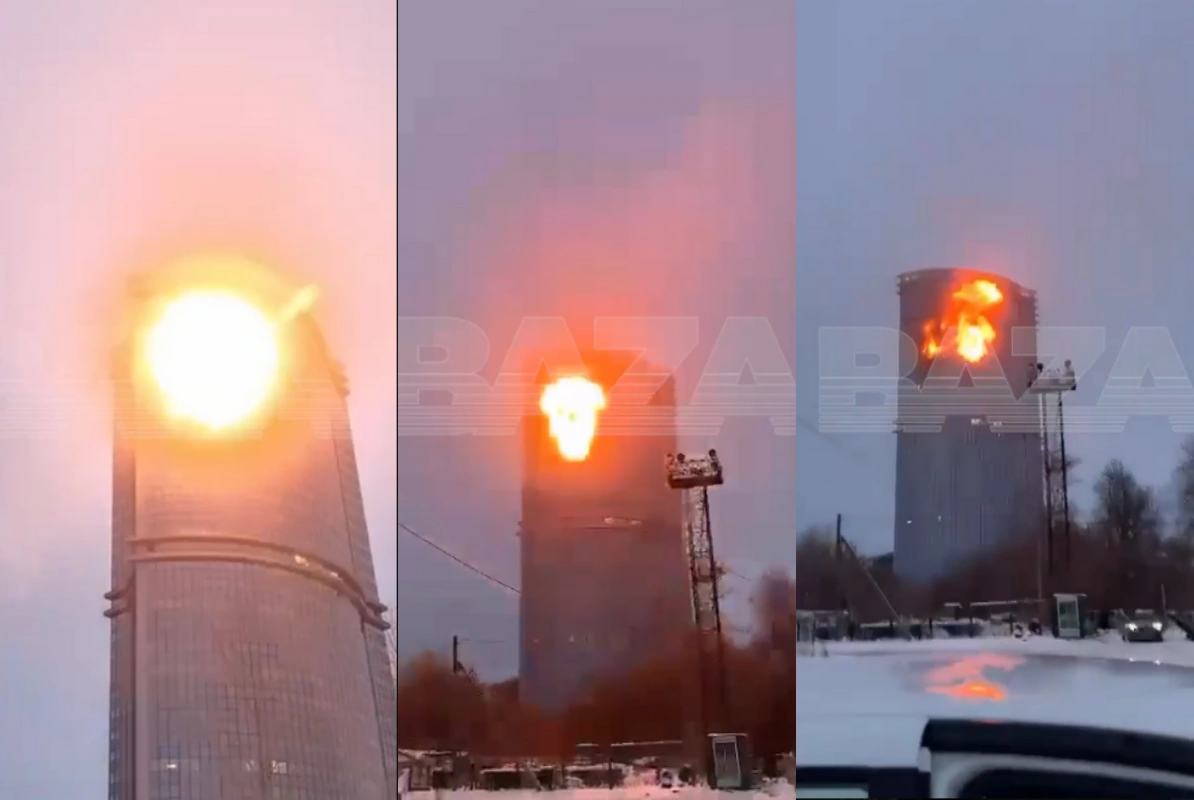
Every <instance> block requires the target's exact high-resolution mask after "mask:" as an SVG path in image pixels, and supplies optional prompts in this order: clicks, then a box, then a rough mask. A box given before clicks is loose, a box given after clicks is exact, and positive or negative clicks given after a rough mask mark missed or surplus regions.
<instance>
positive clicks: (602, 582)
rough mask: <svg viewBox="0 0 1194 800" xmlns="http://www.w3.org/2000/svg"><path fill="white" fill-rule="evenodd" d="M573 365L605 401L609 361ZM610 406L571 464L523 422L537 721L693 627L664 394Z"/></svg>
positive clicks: (526, 599)
mask: <svg viewBox="0 0 1194 800" xmlns="http://www.w3.org/2000/svg"><path fill="white" fill-rule="evenodd" d="M583 359H584V362H585V365H586V367H587V369H588V375H587V377H588V378H589V379H590V380H592V381H593V382H594V383H597V384H598V385H600V386H602V387H603V388H604V390H605V391H606V393H607V395H608V394H609V391H610V387H611V386H612V385H613V384H614V382H615V381H616V380H617V379H618V378H619V377H620V370H619V369H618V365H617V363H616V361H617V359H616V358H615V357H614V356H611V355H610V354H607V353H605V352H601V353H586V354H584V355H583ZM625 363H628V362H625ZM623 367H624V364H623ZM627 380H628V381H629V380H633V376H627ZM616 397H617V396H616V395H614V397H613V398H612V399H613V402H611V405H610V407H609V408H608V409H607V410H606V411H605V412H603V414H602V416H601V417H600V421H599V425H598V430H597V434H596V436H595V438H594V440H593V444H592V447H591V450H590V452H589V454H588V457H587V458H585V459H584V460H582V461H568V460H566V459H564V458H562V457H561V455H560V453H559V450H558V449H557V445H556V442H555V441H554V440H553V439H552V437H551V436H550V433H549V430H548V422H547V420H546V418H544V417H542V416H534V417H528V418H527V419H526V420H525V421H524V471H523V473H524V474H523V486H522V531H521V561H522V592H521V597H520V609H519V610H520V635H521V647H520V659H519V661H520V668H519V673H520V686H521V693H522V698H523V700H524V701H526V702H529V703H532V704H535V705H537V706H538V707H540V708H541V709H544V710H546V711H548V712H555V711H560V710H563V709H564V708H566V707H567V706H568V705H570V704H571V703H574V702H577V701H579V700H582V699H583V698H584V695H585V693H586V692H587V691H588V690H589V689H590V688H591V687H592V686H593V684H594V682H596V681H598V680H600V679H602V678H603V677H610V676H615V675H618V674H624V673H625V672H627V671H629V670H631V669H633V668H634V667H636V666H638V665H640V664H643V663H645V662H646V661H649V660H651V659H653V658H656V657H660V656H662V655H664V654H665V653H667V652H668V651H669V650H670V649H671V648H675V647H678V646H679V645H680V643H681V642H682V641H683V638H684V636H685V634H686V632H687V631H688V630H689V629H690V628H691V625H692V611H691V601H690V593H689V589H688V580H689V579H688V568H687V562H686V560H685V546H684V538H683V532H682V522H681V504H680V497H679V493H678V492H674V491H672V490H671V489H669V488H668V486H667V484H666V482H665V476H664V457H665V456H666V455H667V454H668V453H674V452H676V431H675V388H674V384H673V382H672V379H671V378H668V379H667V382H666V383H665V384H664V385H663V387H662V388H661V389H660V390H659V391H658V392H656V393H655V395H654V397H653V399H652V401H651V405H650V407H649V408H643V407H634V408H625V409H623V408H620V407H619V405H618V403H617V401H616ZM646 415H650V419H651V422H650V424H649V425H646V424H644V417H645V416H646Z"/></svg>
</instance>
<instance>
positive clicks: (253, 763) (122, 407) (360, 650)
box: [107, 288, 397, 800]
mask: <svg viewBox="0 0 1194 800" xmlns="http://www.w3.org/2000/svg"><path fill="white" fill-rule="evenodd" d="M139 294H140V297H138V299H137V301H136V305H137V307H138V309H139V310H138V311H137V312H136V313H135V314H134V315H133V317H134V320H137V319H138V318H139V316H140V315H142V314H146V315H152V312H151V311H148V310H147V309H148V308H149V306H151V305H153V304H154V302H155V300H154V295H153V293H152V292H151V291H150V290H147V289H144V288H142V289H141V290H140V291H139ZM248 296H252V298H253V302H254V303H255V304H257V303H260V304H261V305H262V306H264V307H269V308H275V309H277V308H281V307H282V306H283V305H285V302H286V298H284V297H271V296H269V295H268V293H260V292H258V293H257V294H255V295H254V294H252V293H249V295H248ZM217 327H218V326H217ZM277 329H278V331H279V333H278V336H279V337H280V338H279V342H280V345H281V352H282V354H283V359H282V365H281V372H280V374H279V376H278V380H277V381H276V386H275V388H274V391H273V392H272V394H271V396H270V400H269V402H268V403H266V404H265V406H264V407H263V408H262V409H261V410H260V411H259V413H257V414H256V416H255V417H254V418H253V419H252V420H251V421H249V422H245V423H244V424H243V425H241V426H240V427H237V428H235V429H233V430H215V431H213V430H203V429H200V428H197V427H195V426H193V425H187V424H186V421H185V420H181V419H179V418H178V417H177V414H175V415H173V416H172V415H169V414H168V413H167V408H166V405H165V404H164V402H163V401H164V399H165V398H162V397H159V396H158V393H157V392H156V391H155V389H154V387H153V385H152V381H151V380H150V379H149V378H148V376H147V375H146V374H145V369H144V366H145V365H144V361H145V358H146V356H145V352H144V342H145V337H144V335H143V333H144V332H143V331H141V330H139V329H138V328H137V325H136V323H134V325H133V327H132V328H131V329H130V335H129V336H128V339H127V340H126V341H124V342H123V343H122V344H121V345H120V346H119V347H118V348H117V351H116V354H115V358H114V360H113V365H114V377H115V385H116V387H117V391H116V403H115V409H116V417H115V425H114V453H113V509H112V583H113V591H112V592H110V593H109V595H107V599H108V600H110V601H111V608H110V610H109V611H108V612H107V616H109V617H110V618H111V689H110V703H111V713H110V725H111V731H110V757H109V765H110V777H109V789H108V797H109V800H212V799H213V798H222V800H234V799H235V800H242V799H243V800H250V798H254V799H256V798H287V800H389V799H390V798H393V797H395V796H396V794H397V733H396V726H397V705H396V692H395V685H394V681H393V678H392V675H391V667H390V663H389V658H388V656H387V648H386V641H385V633H384V631H385V628H386V627H387V623H386V622H385V621H384V620H383V613H384V612H385V607H384V606H382V605H381V603H380V602H379V598H378V590H377V585H376V580H375V576H374V568H373V560H372V555H371V552H370V545H369V538H368V532H367V530H366V526H365V516H364V509H363V504H362V499H361V491H360V485H359V479H358V474H357V465H356V457H355V454H354V449H353V443H352V435H351V431H350V428H349V423H348V414H347V410H346V396H347V393H348V388H347V381H346V379H345V376H344V373H343V371H342V368H341V367H340V365H339V364H338V363H337V362H336V361H335V360H334V359H333V358H332V357H331V355H330V354H329V352H328V349H327V346H326V344H325V342H324V340H323V337H322V336H321V334H320V331H319V329H318V327H317V326H316V324H315V323H314V321H313V320H312V319H311V318H310V317H309V316H308V315H306V314H305V313H298V314H295V315H293V317H292V318H289V319H286V320H284V321H283V322H282V323H280V324H279V325H278V327H277ZM211 335H213V336H217V337H218V335H219V331H217V330H213V331H212V332H211ZM203 341H204V340H203V339H200V340H199V343H202V342H203ZM248 344H249V343H248V342H244V343H242V346H245V347H247V346H248Z"/></svg>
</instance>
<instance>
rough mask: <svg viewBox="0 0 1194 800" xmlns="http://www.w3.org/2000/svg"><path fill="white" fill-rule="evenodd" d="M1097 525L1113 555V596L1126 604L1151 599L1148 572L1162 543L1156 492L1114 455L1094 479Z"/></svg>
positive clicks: (1109, 574) (1110, 567) (1110, 572)
mask: <svg viewBox="0 0 1194 800" xmlns="http://www.w3.org/2000/svg"><path fill="white" fill-rule="evenodd" d="M1092 523H1093V527H1094V530H1095V531H1096V532H1097V533H1098V534H1100V535H1101V537H1102V540H1103V543H1104V546H1105V547H1106V549H1107V555H1108V556H1109V563H1108V568H1107V570H1106V572H1105V574H1106V576H1107V579H1108V581H1109V582H1110V586H1108V587H1107V588H1108V590H1109V594H1108V595H1107V596H1108V598H1109V599H1112V598H1114V599H1115V600H1118V601H1119V602H1120V603H1121V604H1123V605H1131V604H1145V603H1150V601H1151V600H1152V599H1153V597H1152V595H1153V591H1152V590H1150V589H1149V587H1148V583H1149V575H1150V573H1151V572H1153V571H1154V570H1153V568H1154V567H1155V563H1154V562H1155V557H1156V555H1157V553H1158V549H1159V545H1160V532H1161V520H1160V516H1159V515H1158V514H1157V508H1156V503H1155V502H1154V499H1153V492H1152V489H1150V488H1149V487H1147V486H1143V485H1141V484H1140V482H1139V481H1137V480H1136V476H1135V475H1133V474H1132V471H1131V470H1129V469H1128V468H1127V467H1126V466H1125V465H1124V463H1123V462H1122V461H1120V460H1119V459H1113V460H1112V461H1110V462H1108V464H1107V466H1106V467H1104V468H1103V472H1102V474H1100V475H1099V479H1098V481H1097V482H1096V483H1095V509H1094V514H1093V519H1092Z"/></svg>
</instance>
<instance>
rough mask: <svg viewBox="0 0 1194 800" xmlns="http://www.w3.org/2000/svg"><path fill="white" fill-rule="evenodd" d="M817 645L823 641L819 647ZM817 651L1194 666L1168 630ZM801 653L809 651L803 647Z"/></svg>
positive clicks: (1193, 649) (1181, 641)
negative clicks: (1131, 638)
mask: <svg viewBox="0 0 1194 800" xmlns="http://www.w3.org/2000/svg"><path fill="white" fill-rule="evenodd" d="M821 645H824V647H822V646H821ZM816 649H817V655H818V656H820V655H829V656H833V655H864V654H867V653H919V652H937V653H951V652H955V653H964V652H973V651H975V650H984V651H988V652H990V651H994V652H1000V653H1003V652H1006V653H1022V654H1024V655H1053V656H1076V657H1079V658H1111V659H1123V660H1127V661H1153V662H1160V663H1162V664H1172V665H1173V666H1183V667H1194V642H1191V641H1189V640H1187V639H1186V638H1185V634H1182V633H1180V632H1178V631H1170V632H1168V634H1167V639H1166V641H1164V642H1156V643H1144V642H1141V643H1135V644H1129V643H1127V642H1124V641H1123V640H1121V639H1120V637H1119V635H1118V634H1108V635H1105V636H1103V637H1101V638H1097V639H1079V640H1077V641H1066V640H1064V639H1054V638H1053V637H1052V636H1029V637H1027V638H1024V639H1017V638H1015V637H1014V636H984V637H980V638H975V639H969V638H957V639H926V640H922V641H895V640H892V641H877V642H818V643H817V648H816ZM801 655H811V651H810V650H809V649H804V650H803V651H802V653H801Z"/></svg>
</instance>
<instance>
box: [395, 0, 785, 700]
mask: <svg viewBox="0 0 1194 800" xmlns="http://www.w3.org/2000/svg"><path fill="white" fill-rule="evenodd" d="M398 28H399V32H398V36H399V53H398V59H399V70H398V87H399V94H398V97H399V100H398V131H399V132H398V150H399V159H398V176H399V179H398V193H399V216H398V219H399V234H398V255H399V260H398V276H399V278H398V286H399V301H398V307H399V313H400V314H402V315H411V316H415V315H417V316H444V317H455V318H460V319H465V320H469V321H471V322H473V323H475V324H476V325H478V326H480V327H481V328H482V330H484V331H485V333H486V335H487V336H488V339H489V346H490V360H489V363H488V365H487V370H488V371H483V373H482V374H486V375H489V376H490V377H492V375H493V373H494V372H496V370H497V368H498V364H499V363H500V361H501V358H502V356H503V355H504V353H505V352H506V351H507V350H506V349H507V348H508V347H509V344H510V342H511V340H512V338H513V334H514V331H515V330H516V329H517V327H518V324H519V321H520V320H521V319H522V318H523V317H525V316H528V315H542V316H564V317H566V318H567V319H568V320H569V324H570V325H571V326H572V329H573V333H574V335H575V336H576V338H577V339H578V340H581V341H583V340H584V339H585V338H587V336H588V335H589V334H588V332H589V331H590V330H591V326H592V318H593V317H594V316H596V315H628V316H629V315H633V316H639V315H642V316H691V317H696V318H698V320H699V335H698V336H699V338H698V345H697V348H696V350H695V351H694V352H693V354H692V356H691V357H690V359H689V360H687V361H686V362H685V364H684V366H683V367H682V368H681V370H680V374H679V378H678V383H679V387H680V389H679V394H680V398H681V401H682V402H683V401H684V398H686V397H689V396H691V392H692V387H693V381H694V380H695V377H696V375H699V373H700V370H701V367H702V365H703V363H704V361H705V359H707V358H708V356H709V354H710V352H711V351H712V348H713V344H714V341H715V339H716V337H717V334H718V331H719V330H720V329H721V327H722V325H723V324H724V322H725V321H726V319H727V318H729V317H733V316H751V317H762V318H765V319H766V320H767V321H768V322H769V323H770V325H771V327H772V330H773V331H774V334H775V337H776V340H777V341H778V342H779V343H780V345H781V350H782V353H783V355H784V360H785V361H787V363H788V364H789V365H790V364H791V361H792V357H793V355H794V351H793V349H792V347H793V344H794V342H795V333H796V331H795V316H794V310H795V296H796V291H795V288H796V287H795V284H794V281H795V270H794V263H795V242H794V230H793V226H792V221H793V218H794V214H795V209H794V207H793V201H794V198H795V187H794V179H795V174H796V171H795V163H794V159H795V152H796V148H795V130H794V122H795V107H794V102H795V97H796V94H795V78H796V69H795V67H796V51H795V48H794V45H795V41H796V39H795V30H796V16H795V6H794V4H793V3H792V2H791V0H755V1H754V2H750V3H742V2H734V1H733V0H655V1H654V2H641V1H639V0H602V1H601V2H552V1H551V0H501V2H479V1H478V0H402V2H401V3H400V4H399V12H398ZM401 357H402V356H401V355H400V358H401ZM683 446H684V447H685V448H686V449H689V450H696V451H700V450H703V449H705V448H707V447H709V446H716V447H717V448H718V450H719V453H720V454H721V456H722V460H723V462H724V464H725V468H726V470H727V474H728V475H729V478H728V480H727V485H726V486H725V487H723V488H721V489H719V490H718V491H717V492H716V494H715V496H714V499H713V504H712V505H713V515H714V519H713V524H714V529H715V530H716V531H719V532H721V533H718V543H717V547H718V554H719V557H720V558H724V560H726V561H727V562H728V563H729V565H730V566H731V568H732V569H734V570H735V572H736V573H737V574H738V575H739V576H741V577H737V578H734V579H733V580H732V584H733V585H732V586H731V587H730V588H731V590H732V591H733V593H734V594H733V595H732V597H731V600H730V602H731V605H732V606H733V608H732V610H733V611H734V612H735V614H737V617H736V618H737V619H738V620H739V623H740V624H745V619H746V618H745V614H746V610H747V604H746V600H747V598H748V596H749V593H750V590H751V585H750V582H751V581H752V580H753V579H755V578H756V577H758V575H759V574H760V573H761V572H762V571H763V570H764V569H766V568H767V567H769V566H771V565H778V566H781V567H783V566H787V567H789V568H790V566H791V564H792V559H793V552H794V528H793V519H794V517H795V513H796V509H795V506H794V504H793V502H792V501H793V495H792V492H791V485H792V482H793V480H794V470H795V450H794V437H791V436H787V437H777V436H776V435H775V434H774V432H773V430H772V428H771V426H770V425H769V424H768V422H767V421H766V420H764V419H760V418H754V419H735V420H731V421H729V422H727V423H726V425H725V426H724V427H723V428H722V430H721V432H720V433H719V434H718V435H717V436H716V437H708V436H706V437H701V438H699V439H697V438H692V439H687V440H685V441H684V442H683ZM398 475H399V482H398V483H399V489H398V498H399V500H398V508H399V518H400V520H401V521H402V522H403V523H404V524H406V525H408V526H410V527H411V528H412V529H414V530H416V531H417V532H419V533H420V534H422V535H424V536H426V537H428V538H431V539H434V540H435V541H436V542H437V543H438V544H440V545H442V546H443V547H445V548H447V549H449V550H451V551H452V552H454V553H456V554H458V555H460V556H461V557H463V558H465V559H466V560H468V561H469V562H471V563H473V564H475V565H476V566H478V567H479V568H481V569H483V570H485V571H487V572H489V573H490V574H492V575H493V576H494V577H496V578H498V579H499V580H501V581H503V582H506V583H509V584H511V585H512V586H517V585H518V557H517V556H518V549H517V542H518V540H517V538H516V537H515V533H516V530H517V524H518V520H519V494H518V492H519V483H520V477H521V472H520V463H519V449H518V440H517V439H516V438H515V437H513V436H495V437H487V438H482V437H475V436H465V437H454V438H448V437H413V436H411V437H407V436H401V437H400V447H399V458H398ZM661 481H662V465H661ZM400 537H401V538H400V539H399V550H398V553H399V558H398V563H399V568H398V574H399V582H398V585H399V625H398V641H399V649H400V652H401V653H403V654H404V655H413V653H414V652H417V651H418V650H422V649H433V650H435V651H437V652H440V653H445V654H446V653H447V652H448V651H449V648H450V646H451V637H452V636H453V635H457V636H461V637H463V639H464V641H463V642H462V644H461V659H462V660H464V661H466V662H467V663H469V664H470V665H473V666H476V667H478V668H479V669H480V670H481V672H482V674H483V675H485V676H487V677H504V676H507V675H512V674H514V672H515V671H516V670H517V641H516V640H517V632H518V628H517V598H516V596H515V595H514V594H513V593H512V592H510V591H508V590H505V589H502V588H501V587H499V586H497V585H496V584H493V583H490V582H488V581H486V580H484V579H482V578H479V577H477V576H476V575H473V574H471V573H469V572H467V571H466V570H464V569H463V568H461V567H460V566H459V565H457V564H455V563H453V562H452V561H450V560H448V559H446V558H444V557H443V556H442V555H440V554H439V553H437V552H435V551H434V550H432V549H430V548H429V547H427V546H426V545H425V544H423V543H421V542H419V541H418V540H417V539H415V538H414V537H412V536H407V535H404V534H400ZM611 590H616V589H614V588H613V587H611Z"/></svg>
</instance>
